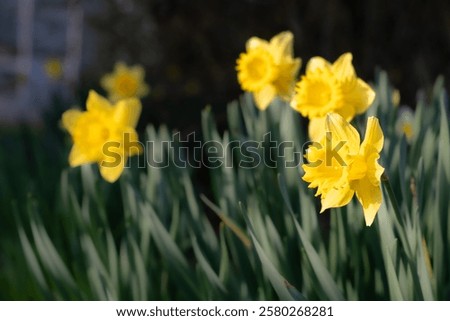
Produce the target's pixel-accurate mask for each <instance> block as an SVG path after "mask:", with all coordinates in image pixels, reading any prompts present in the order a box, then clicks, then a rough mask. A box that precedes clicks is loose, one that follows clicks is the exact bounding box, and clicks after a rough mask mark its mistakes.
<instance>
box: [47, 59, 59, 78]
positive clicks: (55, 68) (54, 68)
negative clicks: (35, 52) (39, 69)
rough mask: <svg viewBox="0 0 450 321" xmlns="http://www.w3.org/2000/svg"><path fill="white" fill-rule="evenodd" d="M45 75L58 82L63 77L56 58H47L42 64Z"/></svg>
mask: <svg viewBox="0 0 450 321" xmlns="http://www.w3.org/2000/svg"><path fill="white" fill-rule="evenodd" d="M44 70H45V74H46V75H47V76H48V77H49V78H51V79H53V80H59V79H61V78H62V76H63V65H62V63H61V60H60V59H58V58H49V59H47V61H46V62H45V64H44Z"/></svg>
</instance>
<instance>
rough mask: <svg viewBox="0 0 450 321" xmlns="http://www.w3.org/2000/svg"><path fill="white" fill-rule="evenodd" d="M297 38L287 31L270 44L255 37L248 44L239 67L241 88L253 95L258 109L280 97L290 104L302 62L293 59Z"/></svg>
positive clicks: (238, 61) (238, 62)
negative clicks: (294, 42) (294, 40)
mask: <svg viewBox="0 0 450 321" xmlns="http://www.w3.org/2000/svg"><path fill="white" fill-rule="evenodd" d="M293 39H294V36H293V35H292V33H291V32H289V31H284V32H281V33H279V34H278V35H276V36H274V37H273V38H272V39H271V40H270V42H268V41H266V40H263V39H260V38H257V37H252V38H250V39H249V40H248V41H247V43H246V50H247V51H246V52H245V53H241V54H240V56H239V58H238V59H237V61H236V63H237V65H236V70H237V72H238V75H237V76H238V81H239V84H240V85H241V88H242V89H243V90H245V91H249V92H251V93H253V97H254V99H255V103H256V106H257V107H258V108H259V109H261V110H264V109H266V108H267V107H268V106H269V104H270V102H271V101H272V100H273V99H274V98H275V97H277V96H279V97H280V98H282V99H284V100H290V98H291V96H292V94H293V91H294V87H295V78H296V77H297V73H298V70H299V68H300V63H301V60H300V58H294V57H293V55H294V53H293V52H294V50H293V43H292V42H293Z"/></svg>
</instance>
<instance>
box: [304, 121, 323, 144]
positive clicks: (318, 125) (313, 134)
mask: <svg viewBox="0 0 450 321" xmlns="http://www.w3.org/2000/svg"><path fill="white" fill-rule="evenodd" d="M325 123H326V117H316V118H312V119H310V120H309V125H308V134H309V138H310V139H311V140H312V141H315V142H318V141H320V139H321V138H322V137H323V136H324V135H325V134H326V127H325Z"/></svg>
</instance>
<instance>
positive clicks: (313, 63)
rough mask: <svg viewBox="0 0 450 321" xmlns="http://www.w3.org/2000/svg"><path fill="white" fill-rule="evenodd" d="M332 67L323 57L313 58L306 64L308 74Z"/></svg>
mask: <svg viewBox="0 0 450 321" xmlns="http://www.w3.org/2000/svg"><path fill="white" fill-rule="evenodd" d="M330 67H331V65H330V63H329V62H328V61H326V60H325V59H323V58H322V57H312V58H311V59H310V60H309V61H308V63H307V64H306V72H314V71H317V70H323V69H328V68H330Z"/></svg>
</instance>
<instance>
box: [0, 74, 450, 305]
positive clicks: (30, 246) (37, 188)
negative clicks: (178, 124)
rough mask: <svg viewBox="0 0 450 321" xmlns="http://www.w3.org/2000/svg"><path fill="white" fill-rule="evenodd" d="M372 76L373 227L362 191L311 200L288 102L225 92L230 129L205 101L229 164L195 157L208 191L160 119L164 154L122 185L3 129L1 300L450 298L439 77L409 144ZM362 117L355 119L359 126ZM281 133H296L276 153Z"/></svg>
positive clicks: (157, 137)
mask: <svg viewBox="0 0 450 321" xmlns="http://www.w3.org/2000/svg"><path fill="white" fill-rule="evenodd" d="M375 88H376V90H377V100H376V101H375V102H374V106H372V107H371V108H370V109H369V111H368V114H369V113H370V115H376V116H377V117H378V118H379V119H380V123H381V126H382V128H383V131H384V133H385V147H384V149H383V152H382V159H381V163H382V164H383V166H384V167H385V168H386V173H385V174H386V177H388V178H389V180H386V181H385V182H384V184H383V198H384V199H383V203H382V206H381V208H380V211H379V213H378V215H377V217H376V219H375V223H374V224H373V225H372V226H371V227H366V226H365V224H364V219H363V214H362V208H361V207H360V205H359V204H358V203H357V202H356V201H352V202H351V203H350V204H349V205H348V206H346V207H344V208H339V209H332V210H330V211H326V213H324V214H320V215H319V214H318V204H317V200H316V199H315V198H314V191H312V190H310V189H308V188H307V184H306V183H305V182H303V181H302V180H301V176H302V174H303V172H302V169H301V167H300V166H286V164H287V163H289V162H292V161H293V160H297V161H298V163H299V164H301V162H302V159H303V158H302V155H303V152H304V148H305V146H306V145H304V144H305V143H306V142H307V137H306V135H305V122H304V119H302V118H301V116H300V115H299V114H297V113H296V112H295V111H293V110H292V109H291V108H290V107H289V106H288V105H287V104H286V103H284V102H281V101H275V102H274V103H272V105H271V106H270V107H269V108H268V109H267V110H266V111H262V112H260V111H258V110H257V109H256V108H255V107H254V105H253V102H252V98H251V96H250V95H244V96H242V97H241V99H240V101H236V102H232V103H230V105H229V106H228V129H227V130H226V131H225V132H224V133H219V132H218V130H217V128H216V126H215V122H214V117H213V114H212V110H211V108H206V109H205V110H204V111H203V113H202V131H203V132H202V134H203V139H204V141H215V142H218V143H220V144H221V145H222V146H225V147H226V148H224V154H223V163H221V164H220V166H216V165H217V163H214V162H212V161H211V162H210V163H209V164H207V165H208V166H206V169H205V168H204V169H202V170H207V171H208V174H209V177H210V184H209V185H208V186H206V187H203V188H202V189H201V188H200V186H199V185H198V184H197V183H196V182H197V181H196V173H197V172H198V171H200V170H199V169H195V168H190V167H187V168H182V167H177V166H174V164H175V163H176V162H177V161H179V160H183V159H186V158H187V157H189V155H184V154H183V151H184V149H177V148H169V145H168V144H167V143H165V142H169V141H170V142H172V144H173V146H175V147H176V146H179V145H180V144H181V143H180V142H177V141H173V137H176V136H172V133H171V132H170V131H169V130H168V129H167V128H166V127H164V126H162V127H160V128H159V129H156V128H154V127H153V126H151V125H149V126H148V128H147V132H146V135H145V136H146V137H145V140H146V141H150V142H153V145H152V146H153V148H147V150H146V152H147V153H148V155H146V156H147V158H150V157H152V159H154V160H155V161H163V160H168V162H169V164H170V166H167V167H157V166H146V167H145V169H142V168H139V167H142V166H137V164H136V162H138V164H140V165H142V164H144V162H145V159H144V158H145V157H144V156H141V157H140V158H135V159H130V163H131V166H130V168H129V169H127V170H126V171H125V173H124V175H123V176H122V177H121V178H120V180H119V182H118V183H116V184H109V183H106V182H104V181H102V180H101V178H100V176H99V174H98V172H97V168H96V166H83V167H81V168H74V169H68V168H67V165H66V163H65V159H66V156H67V150H66V149H63V147H62V146H60V145H59V144H57V143H55V146H53V147H52V148H51V150H52V152H51V153H50V152H48V149H47V148H46V147H43V144H49V143H48V142H49V141H50V142H58V140H57V139H55V138H48V137H45V139H42V138H41V137H40V136H39V135H36V134H33V133H30V132H28V131H24V133H25V134H20V135H19V138H17V137H18V135H9V136H8V137H16V139H15V140H14V139H13V138H11V141H8V140H6V139H4V138H2V141H1V144H2V145H1V154H0V164H1V166H0V181H1V182H2V187H1V189H0V192H1V193H0V198H1V203H0V208H1V210H2V212H1V213H2V215H1V218H0V220H1V225H0V229H1V235H0V237H1V240H2V241H1V252H0V253H1V254H0V269H1V271H2V273H1V277H0V287H1V288H2V294H1V299H8V300H14V299H37V300H43V299H45V300H231V299H235V300H274V299H281V300H305V299H308V300H344V299H347V300H448V299H449V298H450V272H449V270H448V269H447V268H446V267H447V266H448V264H449V263H450V254H449V253H450V233H449V232H448V230H449V227H450V220H449V217H450V209H449V208H450V206H449V198H448V188H449V186H450V138H449V136H450V135H449V121H448V120H449V116H448V112H449V111H448V106H447V104H446V103H447V101H446V99H447V97H446V95H445V92H444V90H443V81H442V79H438V81H437V82H436V84H435V88H434V90H433V94H432V96H431V97H430V98H429V100H425V99H422V100H419V101H418V103H417V106H416V111H415V124H414V129H415V131H414V136H413V139H412V141H411V142H410V143H408V142H407V141H406V140H405V138H404V137H403V136H402V135H401V133H398V132H396V130H395V122H396V119H397V118H398V109H397V108H396V107H394V106H393V105H392V101H391V94H392V88H391V87H390V85H389V83H388V80H387V77H386V74H385V73H379V74H378V77H377V79H376V85H375ZM367 116H368V115H361V116H359V117H358V118H357V119H356V120H355V123H356V125H357V127H359V130H360V132H362V131H363V129H364V128H363V126H364V125H365V121H366V118H367ZM267 133H270V135H271V136H270V139H269V136H267ZM60 135H63V134H62V133H61V134H60ZM5 137H6V136H5ZM249 141H254V142H257V144H256V145H254V146H253V148H252V149H251V151H252V152H253V154H252V155H253V160H252V159H251V158H250V157H249V156H250V155H249V154H248V153H247V154H246V152H245V150H243V149H239V148H236V146H240V145H242V144H245V143H246V142H249ZM271 141H272V143H271ZM273 142H275V145H276V144H278V143H280V142H291V143H289V144H291V145H286V146H287V147H286V149H285V153H284V154H280V153H277V152H276V149H274V148H270V147H273V144H274V143H273ZM9 145H13V146H14V148H11V149H10V150H11V151H13V152H12V153H9V154H7V151H8V150H9V149H8V146H9ZM289 147H292V148H289ZM46 151H47V152H46ZM247 151H248V150H247ZM55 153H56V154H55ZM28 154H30V155H32V156H28V158H29V157H32V159H33V167H32V168H33V170H31V171H29V170H27V169H28V168H30V167H29V166H28V164H26V160H27V155H28ZM49 155H53V156H49ZM54 155H58V156H54ZM256 155H258V156H259V159H260V162H255V160H257V159H258V158H257V157H255V156H256ZM206 156H207V154H205V155H203V159H206V158H205V157H206ZM12 160H13V161H12ZM263 160H266V162H265V163H264V161H263ZM252 161H253V163H251V162H252ZM58 177H59V178H58Z"/></svg>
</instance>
